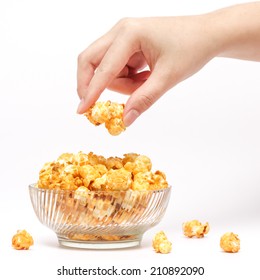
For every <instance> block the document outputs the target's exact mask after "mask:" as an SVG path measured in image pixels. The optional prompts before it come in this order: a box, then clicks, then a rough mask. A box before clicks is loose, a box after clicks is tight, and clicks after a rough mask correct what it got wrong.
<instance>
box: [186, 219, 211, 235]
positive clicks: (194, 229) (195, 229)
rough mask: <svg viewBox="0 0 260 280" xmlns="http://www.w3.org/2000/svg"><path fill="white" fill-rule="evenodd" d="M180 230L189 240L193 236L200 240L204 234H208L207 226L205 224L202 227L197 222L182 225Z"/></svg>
mask: <svg viewBox="0 0 260 280" xmlns="http://www.w3.org/2000/svg"><path fill="white" fill-rule="evenodd" d="M182 229H183V233H184V235H185V236H187V237H189V238H191V237H194V236H195V237H197V238H202V237H204V234H207V233H208V232H209V224H208V223H205V224H204V225H203V224H202V223H201V222H199V221H198V220H192V221H189V222H186V223H183V225H182Z"/></svg>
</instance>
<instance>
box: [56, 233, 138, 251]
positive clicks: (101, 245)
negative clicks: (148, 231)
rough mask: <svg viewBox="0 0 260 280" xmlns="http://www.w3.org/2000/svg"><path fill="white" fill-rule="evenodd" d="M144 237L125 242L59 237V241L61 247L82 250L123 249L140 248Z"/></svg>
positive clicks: (136, 237)
mask: <svg viewBox="0 0 260 280" xmlns="http://www.w3.org/2000/svg"><path fill="white" fill-rule="evenodd" d="M141 240H142V236H135V238H134V239H125V240H111V241H110V240H109V241H108V240H95V241H89V240H75V239H67V238H64V237H61V236H58V241H59V244H60V245H61V246H64V247H71V248H80V249H95V250H96V249H101V250H103V249H123V248H130V247H136V246H140V244H141Z"/></svg>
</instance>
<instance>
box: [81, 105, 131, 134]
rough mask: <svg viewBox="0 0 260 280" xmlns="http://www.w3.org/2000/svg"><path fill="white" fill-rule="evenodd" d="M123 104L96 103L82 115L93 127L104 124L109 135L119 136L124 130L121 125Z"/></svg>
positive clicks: (122, 124)
mask: <svg viewBox="0 0 260 280" xmlns="http://www.w3.org/2000/svg"><path fill="white" fill-rule="evenodd" d="M123 111H124V104H118V103H115V102H111V101H106V102H96V103H95V104H94V105H93V106H91V107H90V108H89V110H88V111H87V112H86V113H85V114H84V115H85V116H86V117H87V118H88V120H89V121H90V122H91V123H93V124H94V125H96V126H98V125H100V124H103V123H104V124H105V127H106V128H107V130H108V132H109V133H110V134H111V135H119V134H120V133H121V132H123V131H124V130H125V129H126V128H125V125H124V123H123Z"/></svg>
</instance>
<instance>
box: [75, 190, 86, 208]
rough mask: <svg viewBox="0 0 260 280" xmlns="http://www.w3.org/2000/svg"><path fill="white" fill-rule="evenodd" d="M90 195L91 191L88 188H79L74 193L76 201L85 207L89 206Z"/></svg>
mask: <svg viewBox="0 0 260 280" xmlns="http://www.w3.org/2000/svg"><path fill="white" fill-rule="evenodd" d="M88 195H89V189H88V188H86V187H79V188H77V189H76V191H75V193H74V199H76V200H78V201H79V203H80V204H81V205H83V206H85V205H86V204H87V199H88Z"/></svg>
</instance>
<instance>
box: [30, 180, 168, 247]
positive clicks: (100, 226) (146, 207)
mask: <svg viewBox="0 0 260 280" xmlns="http://www.w3.org/2000/svg"><path fill="white" fill-rule="evenodd" d="M29 192H30V198H31V202H32V205H33V208H34V211H35V213H36V215H37V217H38V219H39V220H40V222H41V223H42V224H44V225H46V226H47V227H49V228H50V229H52V230H53V231H54V232H55V233H56V235H57V237H58V241H59V243H60V245H63V246H68V247H76V248H90V249H112V248H126V247H133V246H138V245H140V243H141V240H142V236H143V234H144V232H146V231H147V230H148V229H150V228H151V227H153V226H155V225H157V224H158V223H159V222H160V221H161V219H162V217H163V216H164V214H165V211H166V208H167V205H168V202H169V198H170V193H171V187H169V188H166V189H161V190H155V191H132V190H127V191H89V192H88V193H87V195H86V196H85V197H84V202H83V201H82V200H80V199H78V198H77V197H76V196H75V197H74V194H75V191H71V190H55V189H53V190H49V189H39V188H37V187H36V185H35V184H32V185H30V186H29Z"/></svg>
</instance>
